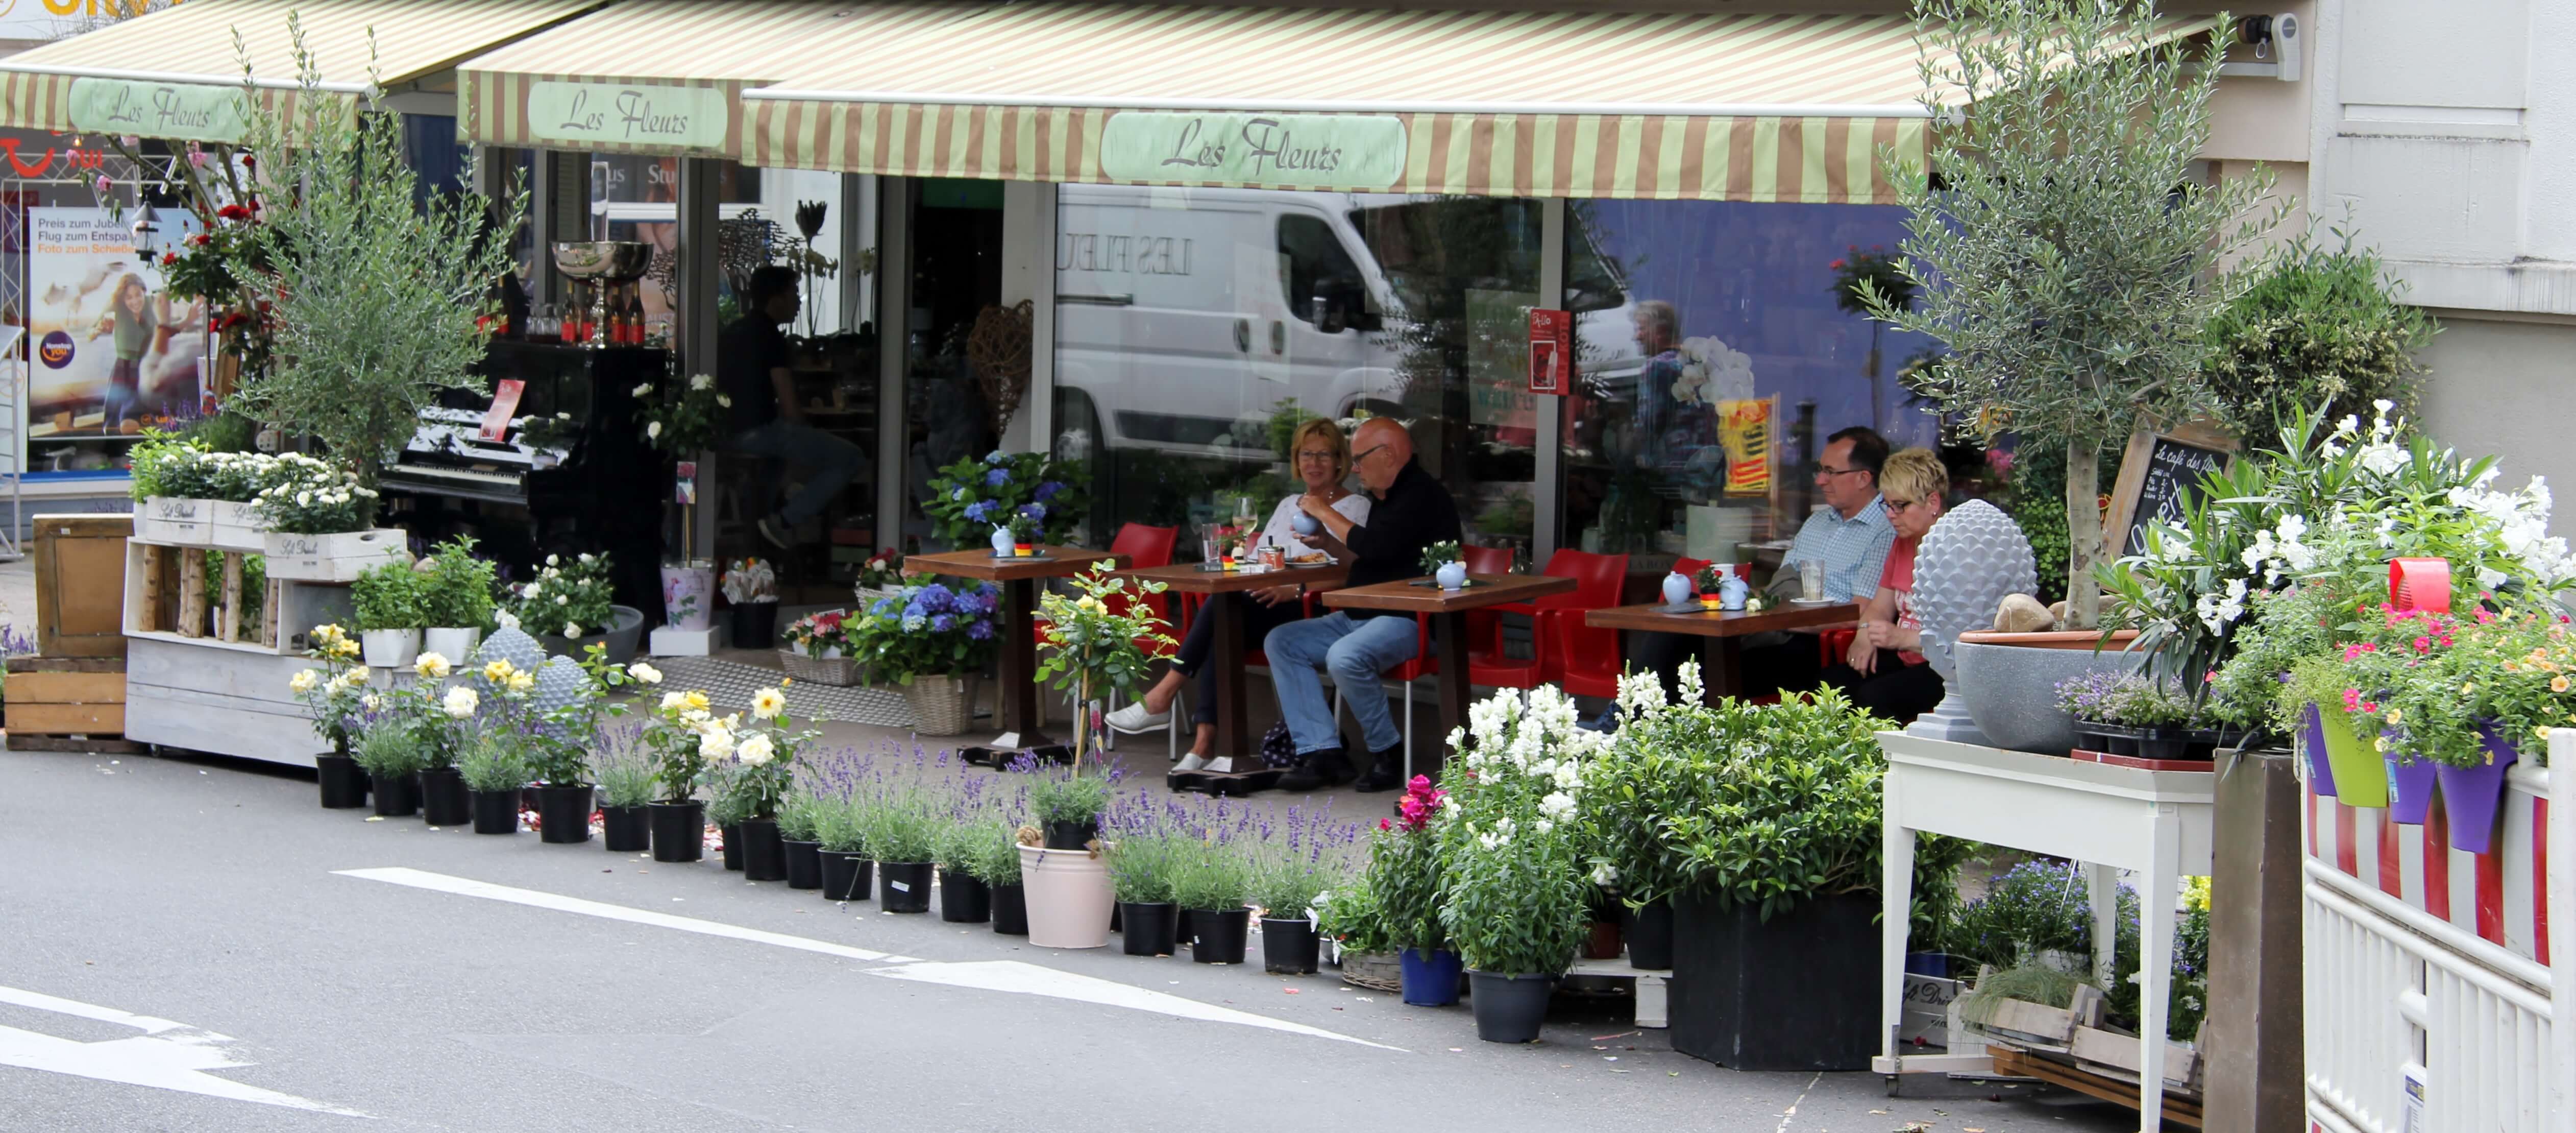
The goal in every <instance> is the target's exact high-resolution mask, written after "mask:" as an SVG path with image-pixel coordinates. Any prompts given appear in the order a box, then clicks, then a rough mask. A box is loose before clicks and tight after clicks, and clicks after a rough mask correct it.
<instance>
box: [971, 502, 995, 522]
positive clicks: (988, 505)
mask: <svg viewBox="0 0 2576 1133" xmlns="http://www.w3.org/2000/svg"><path fill="white" fill-rule="evenodd" d="M992 514H993V501H991V500H977V501H975V502H974V503H971V504H968V505H966V518H968V519H971V520H974V521H975V522H977V523H982V522H984V519H985V517H987V516H990V515H992Z"/></svg>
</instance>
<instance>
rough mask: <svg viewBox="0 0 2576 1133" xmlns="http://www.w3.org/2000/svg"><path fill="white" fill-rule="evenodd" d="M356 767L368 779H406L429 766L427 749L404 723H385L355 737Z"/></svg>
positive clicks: (392, 721)
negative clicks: (356, 741)
mask: <svg viewBox="0 0 2576 1133" xmlns="http://www.w3.org/2000/svg"><path fill="white" fill-rule="evenodd" d="M355 754H356V755H357V758H358V766H360V767H363V768H366V770H367V774H369V775H383V776H388V777H391V776H396V775H409V774H412V773H413V772H416V771H419V770H421V769H422V768H425V767H428V766H429V750H428V745H427V744H425V743H423V742H422V737H421V735H420V731H419V729H418V728H416V727H414V726H413V725H412V723H411V722H410V721H407V720H385V721H381V722H379V723H377V724H375V725H374V726H372V727H369V728H368V729H367V730H366V731H365V732H364V733H362V734H361V735H359V737H358V750H357V752H356V753H355Z"/></svg>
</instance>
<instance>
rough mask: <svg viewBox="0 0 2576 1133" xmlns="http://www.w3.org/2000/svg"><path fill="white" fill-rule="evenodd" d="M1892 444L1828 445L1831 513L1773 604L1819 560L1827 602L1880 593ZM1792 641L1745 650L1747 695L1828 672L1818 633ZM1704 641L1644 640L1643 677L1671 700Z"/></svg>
mask: <svg viewBox="0 0 2576 1133" xmlns="http://www.w3.org/2000/svg"><path fill="white" fill-rule="evenodd" d="M1887 451H1888V450H1887V439H1886V438H1885V437H1881V436H1879V435H1878V433H1877V431H1875V430H1872V429H1869V428H1865V427H1862V426H1858V425H1855V426H1853V427H1851V428H1848V429H1844V430H1842V431H1840V432H1837V433H1835V434H1833V435H1832V436H1830V437H1827V438H1826V439H1825V450H1824V452H1823V453H1821V454H1820V455H1819V457H1818V459H1817V461H1816V470H1815V478H1816V489H1817V491H1818V492H1819V493H1820V494H1822V495H1823V496H1824V498H1825V506H1824V507H1822V508H1819V509H1817V510H1816V512H1815V514H1813V515H1810V516H1808V517H1807V522H1806V524H1805V526H1802V527H1800V528H1799V529H1798V537H1797V539H1796V540H1795V541H1794V542H1792V543H1791V544H1790V546H1789V555H1788V558H1787V560H1786V561H1785V562H1783V563H1782V564H1781V566H1780V572H1779V574H1777V575H1775V576H1773V577H1772V579H1771V582H1770V585H1769V586H1767V587H1766V588H1765V589H1766V590H1767V591H1768V592H1769V593H1770V594H1771V596H1772V597H1773V599H1774V600H1785V599H1788V598H1793V597H1796V596H1798V594H1799V581H1798V563H1799V562H1800V561H1801V560H1805V559H1815V560H1818V561H1820V562H1822V563H1824V565H1825V598H1826V599H1827V600H1828V601H1834V602H1852V601H1865V600H1867V599H1868V598H1869V596H1870V595H1872V594H1875V593H1877V591H1878V576H1879V574H1880V572H1881V571H1883V570H1885V569H1886V567H1887V552H1888V549H1889V548H1890V547H1893V546H1894V545H1895V544H1896V528H1895V527H1894V526H1892V525H1890V524H1889V523H1888V521H1887V505H1886V503H1885V502H1883V501H1881V500H1880V499H1879V496H1878V472H1879V469H1880V468H1881V467H1883V466H1884V465H1886V463H1887ZM1784 636H1785V637H1786V640H1774V641H1769V642H1763V643H1760V644H1750V643H1748V646H1749V647H1748V648H1746V649H1745V650H1744V691H1745V694H1746V695H1748V696H1757V695H1760V694H1762V693H1766V692H1772V691H1778V692H1784V693H1795V692H1807V691H1809V690H1812V689H1814V688H1815V687H1816V685H1817V683H1818V678H1819V676H1820V675H1821V674H1822V673H1823V672H1824V658H1823V655H1822V653H1821V652H1820V647H1819V646H1818V645H1817V644H1816V637H1815V635H1813V634H1805V633H1792V634H1787V635H1784ZM1699 641H1700V639H1698V638H1696V637H1691V636H1687V635H1684V634H1677V633H1645V634H1638V635H1637V642H1636V664H1635V667H1636V669H1637V670H1638V671H1640V672H1643V671H1645V670H1648V669H1652V670H1654V671H1655V672H1656V673H1657V674H1658V675H1660V676H1662V678H1663V681H1664V690H1665V692H1666V694H1667V695H1670V694H1671V693H1672V691H1673V689H1674V687H1675V684H1676V680H1677V677H1676V674H1678V673H1679V672H1680V671H1681V663H1682V660H1683V659H1684V658H1686V657H1690V656H1693V655H1694V654H1695V653H1696V652H1697V650H1698V648H1699ZM1617 715H1618V713H1617V706H1616V705H1612V706H1611V708H1610V709H1608V710H1605V711H1603V712H1602V714H1601V716H1600V717H1599V718H1598V719H1597V720H1595V721H1594V722H1593V726H1594V727H1595V728H1598V729H1600V730H1603V731H1607V730H1609V729H1610V728H1611V727H1613V726H1615V725H1616V724H1617Z"/></svg>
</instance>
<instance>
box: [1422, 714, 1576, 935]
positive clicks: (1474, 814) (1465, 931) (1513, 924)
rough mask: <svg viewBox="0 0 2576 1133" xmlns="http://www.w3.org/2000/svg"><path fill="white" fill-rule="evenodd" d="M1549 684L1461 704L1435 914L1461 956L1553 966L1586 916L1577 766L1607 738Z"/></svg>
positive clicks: (1442, 816)
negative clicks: (1581, 723)
mask: <svg viewBox="0 0 2576 1133" xmlns="http://www.w3.org/2000/svg"><path fill="white" fill-rule="evenodd" d="M1578 718H1579V713H1578V712H1577V711H1576V709H1575V706H1574V699H1573V698H1572V697H1570V696H1567V695H1566V694H1564V693H1562V692H1559V691H1558V690H1557V689H1556V688H1555V687H1554V686H1552V685H1541V686H1539V687H1538V688H1536V689H1533V690H1531V691H1529V692H1527V693H1522V692H1520V691H1518V690H1514V689H1504V690H1502V691H1500V692H1498V693H1496V694H1494V695H1493V696H1492V697H1489V698H1487V699H1485V700H1483V701H1480V702H1478V703H1476V704H1474V705H1471V706H1469V707H1468V710H1467V719H1468V725H1467V727H1466V728H1464V729H1460V730H1458V731H1454V732H1452V733H1451V734H1450V737H1449V740H1450V746H1451V747H1453V748H1455V749H1456V750H1458V751H1459V752H1460V753H1461V754H1460V756H1459V757H1458V758H1456V759H1453V760H1451V761H1450V762H1449V764H1448V767H1447V769H1446V770H1445V771H1444V772H1443V774H1442V785H1443V786H1444V787H1445V788H1446V789H1447V791H1448V799H1447V804H1446V805H1445V806H1443V807H1441V808H1440V810H1439V818H1438V820H1437V831H1436V832H1437V834H1438V836H1439V839H1440V848H1441V857H1442V874H1443V885H1442V891H1441V900H1440V921H1441V926H1442V928H1443V929H1444V930H1445V931H1446V933H1447V935H1448V937H1449V940H1450V941H1451V944H1452V947H1454V948H1456V949H1457V951H1458V954H1459V956H1460V958H1462V959H1463V960H1465V961H1466V963H1467V966H1468V967H1470V968H1473V969H1475V970H1478V971H1484V972H1500V973H1506V974H1511V975H1532V974H1541V975H1553V974H1556V973H1560V972H1563V971H1564V970H1565V969H1566V968H1567V966H1568V965H1570V964H1571V963H1572V962H1573V960H1574V953H1575V949H1576V948H1577V947H1579V946H1580V945H1581V944H1582V942H1583V936H1584V932H1585V926H1586V924H1587V923H1588V922H1589V921H1590V920H1591V915H1590V901H1589V897H1590V892H1589V890H1590V888H1591V882H1590V881H1589V880H1588V874H1589V871H1590V863H1588V862H1587V861H1586V860H1585V854H1584V853H1583V840H1582V837H1581V833H1582V827H1581V826H1580V824H1579V823H1578V822H1577V821H1576V817H1577V814H1578V813H1579V812H1580V810H1581V809H1582V798H1583V791H1584V778H1585V771H1586V769H1587V768H1588V767H1589V765H1590V763H1591V761H1592V759H1593V758H1594V757H1595V756H1597V755H1598V754H1599V753H1600V752H1601V750H1602V748H1603V747H1604V746H1605V745H1606V744H1608V743H1609V741H1610V737H1608V736H1605V735H1602V734H1600V733H1597V732H1589V731H1585V730H1583V729H1581V728H1579V727H1576V725H1575V721H1576V720H1577V719H1578Z"/></svg>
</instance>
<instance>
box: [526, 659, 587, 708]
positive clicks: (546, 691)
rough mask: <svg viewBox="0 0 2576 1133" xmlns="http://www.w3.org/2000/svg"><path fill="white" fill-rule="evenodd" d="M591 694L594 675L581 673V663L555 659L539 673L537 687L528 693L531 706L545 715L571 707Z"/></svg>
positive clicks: (550, 660)
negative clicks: (591, 678)
mask: <svg viewBox="0 0 2576 1133" xmlns="http://www.w3.org/2000/svg"><path fill="white" fill-rule="evenodd" d="M589 692H590V674H588V673H584V672H582V671H581V662H579V661H575V660H573V659H572V658H570V657H555V658H551V659H549V660H548V661H547V662H546V665H545V667H544V668H542V669H539V670H537V687H536V689H535V691H533V692H530V693H529V694H528V707H529V708H530V709H531V710H533V711H535V712H537V713H539V714H540V715H542V714H545V713H549V712H553V711H555V710H557V709H562V708H570V707H572V706H573V705H575V704H577V703H580V701H581V698H582V697H583V696H586V695H588V694H589Z"/></svg>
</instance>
